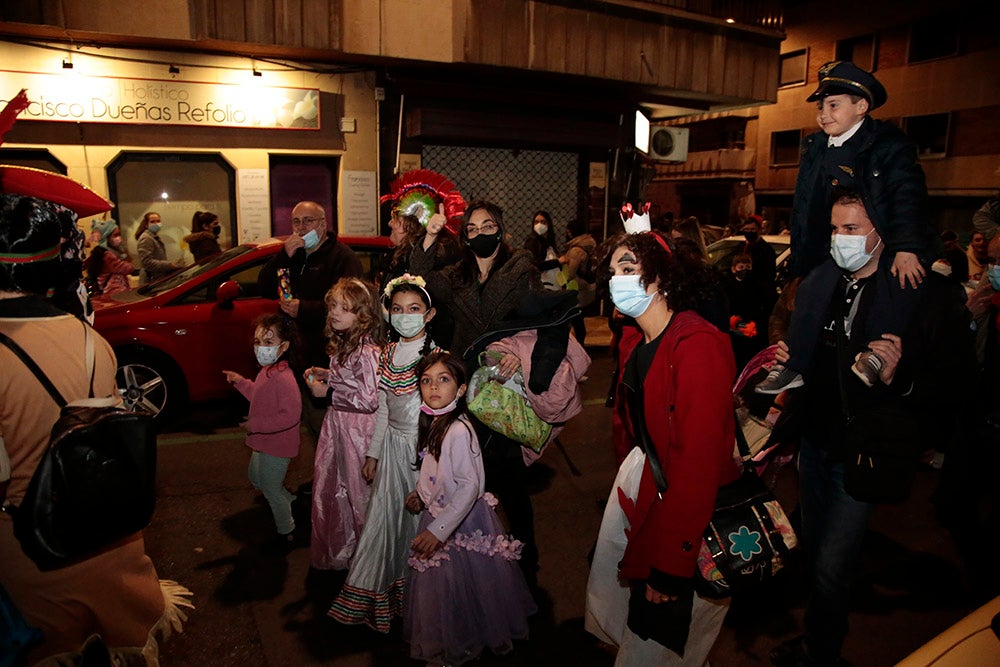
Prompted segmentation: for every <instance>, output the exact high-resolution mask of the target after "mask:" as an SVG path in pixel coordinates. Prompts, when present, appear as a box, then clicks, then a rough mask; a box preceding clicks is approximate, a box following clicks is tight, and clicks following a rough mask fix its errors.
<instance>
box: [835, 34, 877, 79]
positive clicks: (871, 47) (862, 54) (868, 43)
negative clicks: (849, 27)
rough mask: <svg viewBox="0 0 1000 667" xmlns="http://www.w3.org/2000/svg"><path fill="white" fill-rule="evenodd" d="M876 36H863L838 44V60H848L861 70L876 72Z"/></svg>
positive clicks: (841, 41)
mask: <svg viewBox="0 0 1000 667" xmlns="http://www.w3.org/2000/svg"><path fill="white" fill-rule="evenodd" d="M875 50H876V46H875V35H861V36H860V37H851V38H850V39H842V40H840V41H839V42H837V49H836V54H837V60H848V61H850V62H852V63H854V64H855V65H857V66H858V67H860V68H861V69H864V70H868V71H869V72H874V71H875V69H876V56H875Z"/></svg>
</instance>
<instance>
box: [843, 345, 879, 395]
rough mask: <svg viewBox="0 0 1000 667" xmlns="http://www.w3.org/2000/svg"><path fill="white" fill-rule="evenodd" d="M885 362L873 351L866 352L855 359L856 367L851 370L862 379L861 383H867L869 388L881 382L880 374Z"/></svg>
mask: <svg viewBox="0 0 1000 667" xmlns="http://www.w3.org/2000/svg"><path fill="white" fill-rule="evenodd" d="M884 363H885V362H884V361H882V357H880V356H878V355H877V354H875V353H874V352H872V351H871V350H865V351H864V352H862V353H861V354H859V355H858V356H857V357H855V358H854V365H853V366H851V370H852V371H854V374H855V375H857V376H858V377H859V378H861V381H862V382H864V383H865V385H866V386H868V387H873V386H875V383H876V382H878V380H879V373H881V372H882V366H883V364H884Z"/></svg>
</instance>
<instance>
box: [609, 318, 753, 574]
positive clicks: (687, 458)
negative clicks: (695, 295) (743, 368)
mask: <svg viewBox="0 0 1000 667" xmlns="http://www.w3.org/2000/svg"><path fill="white" fill-rule="evenodd" d="M641 341H642V332H641V331H639V330H638V329H635V328H633V327H626V328H625V330H624V331H623V332H622V339H621V356H620V359H621V361H620V364H621V368H622V369H624V367H625V364H626V363H627V361H628V359H629V357H631V356H632V352H633V351H634V350H635V348H636V346H637V345H638V344H639V343H640V342H641ZM735 376H736V364H735V362H734V360H733V351H732V347H731V345H730V343H729V337H728V336H727V335H726V334H724V333H722V332H720V331H719V330H718V329H717V328H715V327H714V326H712V325H711V324H709V323H708V322H706V321H705V320H703V319H702V318H701V317H700V316H698V315H697V314H695V313H694V312H693V311H684V312H680V313H676V314H675V315H674V317H673V319H672V320H671V322H670V324H669V325H668V326H667V330H666V332H665V333H664V335H663V339H662V340H661V341H660V345H659V347H658V348H657V351H656V355H655V356H654V357H653V364H652V366H651V367H650V369H649V372H648V373H646V377H645V379H644V381H643V392H644V409H645V412H646V427H647V429H648V431H649V436H650V439H651V440H652V442H653V445H654V446H655V447H656V451H657V452H658V454H659V458H660V462H661V463H662V465H663V472H664V475H665V477H666V480H667V491H666V493H664V494H663V498H662V499H660V498H658V497H657V492H656V485H655V484H654V482H653V475H652V472H651V470H650V467H649V462H648V461H647V462H646V464H645V466H644V468H643V471H642V480H641V482H640V483H639V494H638V498H637V499H636V502H635V504H634V505H633V504H632V503H631V501H629V500H628V499H627V498H624V497H622V495H621V494H620V495H619V497H620V499H621V500H622V507H623V509H624V510H625V513H626V515H627V516H628V521H629V525H630V526H631V528H630V530H629V535H628V546H627V547H626V549H625V556H624V558H623V559H622V562H621V564H620V569H621V575H622V577H624V578H626V579H634V580H644V579H648V578H649V575H650V569H651V568H653V569H656V570H658V571H660V572H663V573H666V574H669V575H673V576H677V577H692V576H694V574H695V567H696V562H697V558H698V550H699V548H700V546H701V540H702V533H704V532H705V528H706V527H707V526H708V522H709V520H710V519H711V517H712V510H713V509H714V506H715V496H716V493H717V492H718V489H719V487H720V486H723V485H725V484H728V483H729V482H732V481H734V480H735V479H736V478H737V477H738V476H739V469H738V468H737V467H736V464H735V463H734V462H733V458H732V454H733V443H734V442H735V437H736V435H735V422H734V417H733V394H732V386H733V379H734V378H735ZM617 391H618V398H617V401H616V408H615V409H616V410H618V411H620V412H621V417H622V421H623V422H624V424H625V428H626V430H627V432H628V433H629V434H630V435H632V440H633V442H636V443H638V438H637V437H635V434H634V433H632V430H633V429H632V422H631V418H630V416H629V414H628V406H627V402H628V401H627V398H626V397H625V395H624V394H625V392H624V387H623V386H622V385H621V384H620V383H619V386H618V388H617Z"/></svg>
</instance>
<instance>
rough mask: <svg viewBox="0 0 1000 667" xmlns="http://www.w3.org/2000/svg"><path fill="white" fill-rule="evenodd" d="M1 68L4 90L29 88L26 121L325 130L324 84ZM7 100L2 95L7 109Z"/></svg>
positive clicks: (3, 93) (10, 93) (0, 82)
mask: <svg viewBox="0 0 1000 667" xmlns="http://www.w3.org/2000/svg"><path fill="white" fill-rule="evenodd" d="M65 72H66V73H64V74H42V73H37V72H15V71H9V70H0V96H2V97H4V98H10V97H13V96H14V95H16V94H17V91H19V90H20V89H21V88H26V89H27V90H28V99H29V100H31V104H30V105H29V106H28V108H27V109H25V110H24V111H22V112H21V115H20V117H21V118H22V119H24V120H47V121H66V122H75V123H129V124H141V125H196V126H199V127H246V128H254V129H279V130H284V129H292V130H318V129H320V113H319V111H320V109H319V90H318V89H315V88H274V87H270V86H264V85H260V84H259V83H258V82H257V81H256V80H254V81H249V82H247V83H245V84H221V83H195V82H191V81H175V80H159V79H125V78H116V77H96V76H82V75H79V74H76V73H75V71H74V70H66V71H65ZM6 103H7V100H6V99H0V108H2V107H3V105H5V104H6Z"/></svg>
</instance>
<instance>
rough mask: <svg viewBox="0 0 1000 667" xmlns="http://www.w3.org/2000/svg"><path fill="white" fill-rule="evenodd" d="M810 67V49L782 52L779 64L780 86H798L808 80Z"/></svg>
mask: <svg viewBox="0 0 1000 667" xmlns="http://www.w3.org/2000/svg"><path fill="white" fill-rule="evenodd" d="M808 68H809V51H808V50H807V49H799V50H798V51H789V52H788V53H782V54H781V62H780V64H779V66H778V87H779V88H780V87H782V86H797V85H800V84H803V83H805V82H806V72H807V71H808Z"/></svg>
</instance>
